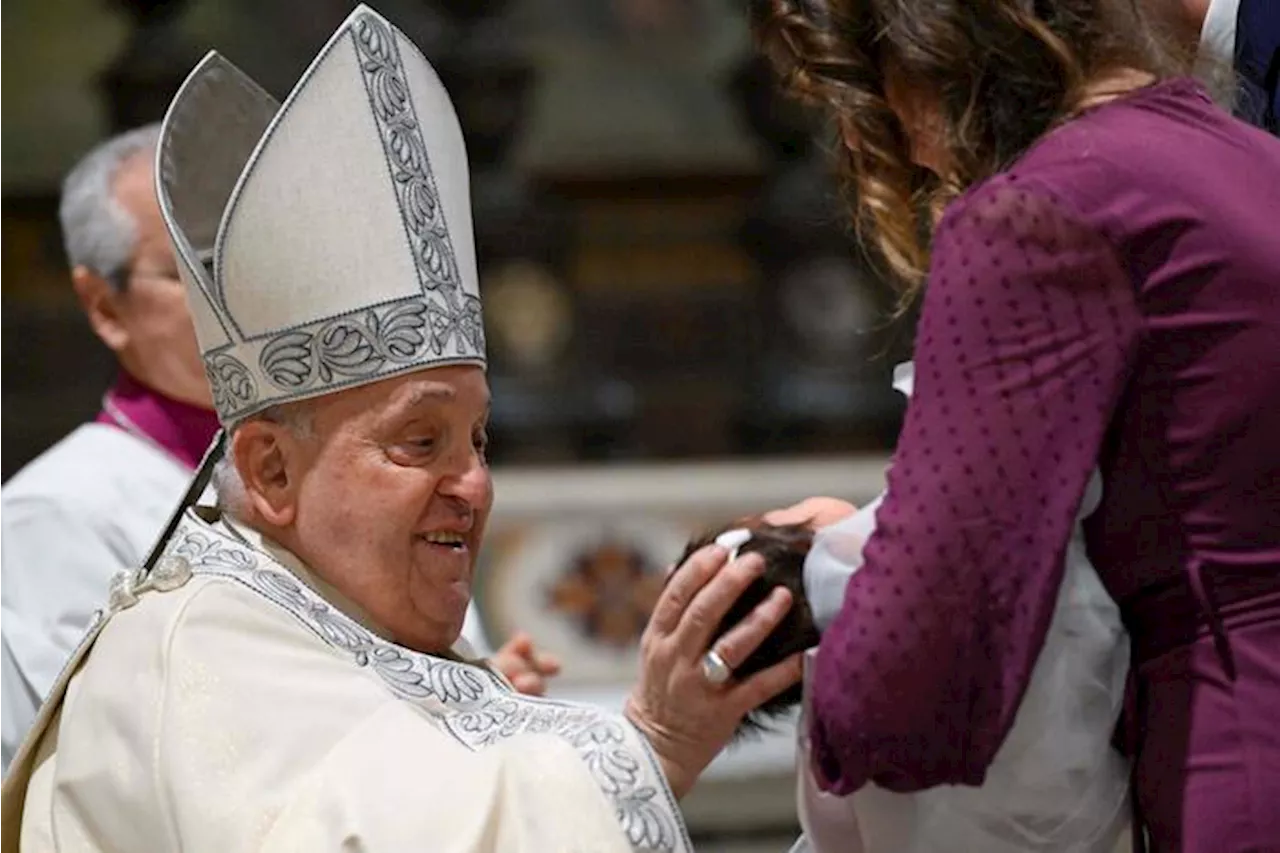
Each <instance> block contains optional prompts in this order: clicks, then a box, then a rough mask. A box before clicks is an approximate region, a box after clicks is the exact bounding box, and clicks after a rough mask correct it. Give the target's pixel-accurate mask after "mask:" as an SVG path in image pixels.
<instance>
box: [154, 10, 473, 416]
mask: <svg viewBox="0 0 1280 853" xmlns="http://www.w3.org/2000/svg"><path fill="white" fill-rule="evenodd" d="M156 156H157V175H158V179H157V190H158V194H159V198H160V208H161V211H162V213H163V215H164V220H165V225H166V227H167V229H168V231H169V236H170V238H171V240H172V242H173V244H174V248H175V252H176V255H177V257H178V259H179V269H180V272H181V274H182V279H183V282H184V283H185V284H186V287H187V300H188V302H189V304H190V306H191V314H192V317H193V319H194V321H195V328H196V336H197V338H198V339H199V342H200V351H201V354H202V355H203V358H204V365H205V372H206V373H207V375H208V377H209V383H210V385H211V386H212V388H213V398H214V405H215V407H216V408H217V410H218V417H219V419H220V420H221V421H222V423H223V425H224V426H228V427H229V426H231V425H233V424H235V423H236V422H238V421H240V420H243V419H244V418H245V417H247V416H249V415H252V414H254V413H256V412H260V411H262V410H263V409H265V408H267V407H269V406H273V405H276V404H278V403H285V402H288V401H292V400H302V399H306V398H308V397H315V396H319V395H322V394H328V393H331V392H334V391H338V390H341V389H343V388H351V387H354V386H358V385H364V384H367V383H370V382H377V381H379V380H382V379H386V378H388V377H391V376H395V375H397V374H401V373H407V372H409V371H414V370H421V369H423V368H427V367H437V366H442V365H450V364H474V365H479V366H481V367H483V366H484V365H485V347H484V329H483V323H482V320H481V311H480V293H479V286H478V277H477V274H476V257H475V242H474V238H473V236H472V224H471V203H470V189H469V180H468V173H467V155H466V149H465V147H464V144H463V138H462V128H461V127H460V126H459V124H458V118H457V114H456V113H455V112H454V108H453V104H452V103H451V101H450V100H449V95H448V93H447V92H446V91H445V89H444V86H443V85H442V84H441V82H440V79H439V77H437V76H436V73H435V71H434V70H433V69H432V67H431V65H430V64H429V63H428V62H427V60H426V58H425V57H424V56H423V55H422V53H421V52H420V51H419V50H418V49H417V47H415V46H414V45H413V43H412V42H410V41H409V40H408V38H406V37H405V36H404V34H403V33H401V32H400V31H399V30H397V29H396V28H395V27H394V26H392V25H391V24H390V23H389V22H388V21H387V20H386V19H384V18H383V17H382V16H380V15H379V14H378V13H377V12H374V11H373V10H372V9H370V8H369V7H367V6H363V5H362V6H359V7H357V8H356V10H355V11H354V12H352V13H351V15H350V16H349V17H348V18H347V19H346V21H344V22H343V24H342V25H341V26H340V27H338V30H337V32H335V33H334V35H333V36H332V38H330V39H329V42H328V43H327V44H326V45H325V46H324V48H323V49H322V50H321V51H320V54H319V55H318V56H317V57H316V59H315V60H314V61H313V62H312V63H311V66H310V67H309V68H308V69H307V70H306V73H305V74H303V75H302V79H301V80H299V81H298V84H297V86H295V87H294V90H293V92H292V93H290V95H289V97H288V98H286V99H285V101H284V103H283V105H278V104H277V103H276V102H275V101H274V100H273V99H272V98H271V96H270V95H268V94H267V93H266V92H264V91H263V90H262V89H261V88H260V87H259V86H257V84H255V83H254V82H253V81H252V80H250V79H249V78H248V77H247V76H246V75H245V74H244V73H242V72H241V71H240V70H239V69H237V68H236V67H235V66H234V65H232V64H231V63H230V62H228V61H227V60H226V59H225V58H223V57H221V56H219V55H218V54H217V53H216V52H211V53H210V54H209V55H208V56H206V57H205V58H204V59H203V60H202V61H201V62H200V64H199V65H198V66H196V68H195V70H194V71H192V73H191V75H190V76H189V77H188V78H187V80H186V82H185V83H184V84H183V85H182V88H181V89H180V90H179V91H178V94H177V95H176V96H175V98H174V100H173V103H172V104H171V105H170V107H169V111H168V113H167V114H166V116H165V120H164V124H163V127H162V129H161V133H160V143H159V146H158V150H157V155H156Z"/></svg>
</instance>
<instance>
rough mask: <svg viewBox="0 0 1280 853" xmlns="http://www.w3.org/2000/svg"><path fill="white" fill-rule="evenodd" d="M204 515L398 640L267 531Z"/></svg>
mask: <svg viewBox="0 0 1280 853" xmlns="http://www.w3.org/2000/svg"><path fill="white" fill-rule="evenodd" d="M197 509H198V510H199V511H200V513H201V515H202V516H204V517H205V518H206V520H209V519H216V521H214V522H212V523H213V524H214V526H215V527H221V528H223V529H225V530H226V532H227V533H228V534H229V535H231V536H232V537H234V538H235V539H238V540H239V541H240V542H241V543H243V544H244V545H245V546H246V547H248V548H250V549H252V550H254V551H260V552H261V553H263V554H265V555H267V556H268V557H270V558H271V559H272V560H273V561H275V562H276V563H279V564H280V565H281V566H283V567H284V568H286V569H288V570H289V573H290V574H292V575H293V576H294V577H296V578H297V579H298V580H299V581H301V582H302V583H304V584H306V586H307V587H308V588H309V589H311V590H312V591H313V592H314V593H315V594H316V595H318V596H320V597H321V598H322V599H324V600H325V602H326V603H327V604H329V605H330V606H331V607H333V608H334V609H335V610H338V611H340V612H341V613H342V614H343V615H344V616H346V617H347V618H348V619H350V620H352V621H353V622H355V623H356V624H358V625H359V626H360V627H361V628H364V629H365V630H366V631H368V632H369V633H370V634H373V635H374V636H376V637H378V639H380V640H385V641H386V642H388V643H394V642H395V639H394V638H393V637H392V636H391V632H390V631H388V630H387V629H385V628H383V627H382V626H381V625H379V624H378V623H377V622H376V621H375V620H374V618H373V617H372V616H370V615H369V613H368V612H367V611H366V610H365V609H364V608H363V607H361V606H360V605H358V604H356V603H355V602H354V601H352V600H351V599H350V598H348V597H347V596H346V595H344V594H343V593H341V592H340V591H339V590H338V588H337V587H335V586H334V585H333V584H331V583H329V582H328V581H326V580H324V579H323V578H321V577H319V576H318V575H317V574H316V573H315V572H313V571H312V570H311V569H310V568H309V567H308V566H307V564H306V563H304V562H302V560H300V559H299V558H298V556H297V555H296V554H294V553H293V552H292V551H290V550H289V549H288V548H286V547H284V546H283V545H281V544H279V543H278V542H276V541H275V540H274V539H272V538H271V537H269V536H267V535H265V534H264V533H262V532H260V531H258V530H255V529H253V528H252V527H250V526H249V525H247V524H245V523H243V522H241V521H237V520H235V519H233V518H231V517H230V516H229V515H227V514H226V513H224V512H222V511H221V510H217V509H213V508H211V507H198V508H197ZM432 654H433V655H437V656H439V657H442V658H445V659H447V660H456V661H460V662H463V663H469V664H471V665H473V666H482V667H484V668H485V669H488V668H489V667H488V665H487V664H486V663H484V662H483V661H479V660H475V659H474V658H473V657H472V656H471V655H469V654H464V653H461V652H460V651H459V650H457V649H449V650H447V651H442V652H432Z"/></svg>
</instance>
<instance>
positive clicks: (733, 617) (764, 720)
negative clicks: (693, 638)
mask: <svg viewBox="0 0 1280 853" xmlns="http://www.w3.org/2000/svg"><path fill="white" fill-rule="evenodd" d="M739 529H745V530H748V531H750V533H751V538H750V539H749V540H748V541H747V542H746V543H745V544H743V545H742V547H740V548H739V549H738V556H744V555H746V554H760V555H761V556H762V557H764V563H765V568H764V573H763V574H761V575H760V577H758V578H756V579H755V580H753V581H752V582H751V585H750V586H748V587H747V589H746V591H745V592H743V593H742V595H741V596H739V597H738V600H737V601H735V602H734V604H733V606H732V607H731V608H729V612H728V613H726V614H725V617H724V619H723V620H721V622H720V624H719V625H718V626H717V627H716V630H715V632H714V633H713V635H712V638H711V642H712V646H714V645H715V642H716V640H719V639H720V637H721V636H723V635H724V633H725V632H726V631H728V630H729V629H730V628H732V627H733V626H734V625H736V624H738V623H739V622H741V621H742V620H743V619H744V618H745V617H746V616H747V615H748V614H749V613H751V611H752V610H754V609H755V608H756V606H757V605H758V604H760V602H762V601H764V600H765V598H767V597H768V595H769V593H770V592H772V591H773V589H774V587H777V586H785V587H786V588H787V589H789V590H791V597H792V604H791V609H790V610H789V611H787V615H786V616H785V617H783V619H782V622H780V623H779V624H778V627H776V628H774V629H773V633H771V634H770V635H769V636H768V637H766V638H765V641H764V642H763V643H761V644H760V647H759V648H757V649H756V650H755V651H754V652H752V654H751V655H750V656H749V657H748V658H747V659H746V660H745V661H743V662H742V663H739V664H737V665H736V666H734V669H733V672H734V676H735V677H737V678H746V677H748V676H750V675H752V674H754V673H756V672H759V671H760V670H762V669H768V668H769V667H770V666H773V665H774V664H775V663H778V662H780V661H783V660H786V659H787V658H788V657H790V656H791V655H793V654H795V653H796V652H802V651H804V650H806V649H809V648H812V647H814V646H816V645H817V644H818V640H819V634H818V626H817V625H815V624H814V621H813V612H812V611H811V610H810V609H809V601H808V599H807V598H805V594H804V558H805V556H807V555H808V553H809V546H810V545H812V544H813V531H812V530H810V529H809V528H807V527H804V526H802V525H785V526H775V525H771V524H765V523H764V522H763V521H761V520H760V519H758V518H749V519H745V520H742V521H739V522H736V523H734V524H730V525H727V526H725V527H723V528H721V529H720V530H716V531H714V532H711V533H706V534H704V535H702V536H699V537H697V538H695V539H693V540H692V541H691V542H690V543H689V544H688V546H686V548H685V550H684V554H682V555H681V557H680V559H679V561H677V565H679V564H680V563H683V562H684V561H685V560H687V559H688V558H689V557H690V556H691V555H692V554H693V552H694V551H697V550H698V549H699V548H702V547H704V546H706V545H710V544H712V543H713V542H715V540H716V537H718V536H719V535H720V534H722V533H725V532H726V531H729V530H739ZM731 663H732V662H731ZM802 695H803V694H802V689H801V685H799V684H794V685H792V686H791V687H788V688H787V689H786V690H784V691H783V692H782V693H779V694H778V695H777V696H775V697H773V698H772V699H770V700H768V701H767V702H765V703H764V704H763V705H761V706H760V707H758V708H756V709H755V710H754V711H751V712H750V713H749V714H747V716H746V717H745V718H743V720H742V723H741V724H740V725H739V726H738V730H737V732H736V733H735V734H734V739H735V740H737V739H739V738H741V737H743V736H744V735H751V734H758V733H760V732H762V731H766V730H768V729H770V728H772V724H773V723H774V722H776V721H777V720H778V719H779V718H781V717H782V716H784V715H785V714H786V713H787V712H789V711H790V710H791V709H792V708H794V707H795V706H796V705H798V704H800V700H801V697H802Z"/></svg>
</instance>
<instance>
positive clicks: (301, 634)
mask: <svg viewBox="0 0 1280 853" xmlns="http://www.w3.org/2000/svg"><path fill="white" fill-rule="evenodd" d="M28 780H29V784H28ZM24 792H25V802H24V800H23V796H22V795H23V793H24ZM19 825H20V827H21V829H20V832H21V849H22V850H23V851H33V852H34V851H48V850H59V851H79V850H85V851H105V850H139V851H141V850H148V851H149V850H178V849H181V850H184V851H187V853H201V851H210V853H213V851H216V853H229V851H249V850H254V851H283V850H288V851H321V850H339V849H341V850H344V851H347V850H349V851H390V850H397V851H398V850H433V851H458V853H463V851H465V852H466V853H482V851H495V853H496V851H539V853H540V851H550V850H583V851H586V850H590V851H626V850H653V851H687V850H690V849H691V846H690V844H689V840H688V836H687V832H686V830H685V827H684V823H683V818H682V816H681V814H680V812H679V809H678V807H677V805H676V802H675V799H674V798H673V796H672V794H671V792H670V789H669V788H668V786H667V783H666V780H665V778H664V777H663V774H662V772H661V769H660V767H659V764H658V762H657V760H656V757H655V756H654V754H653V753H652V751H651V749H650V748H649V746H648V744H647V742H646V741H645V740H644V738H643V736H642V735H641V734H640V733H639V732H638V730H636V729H635V728H634V727H633V726H632V725H631V724H630V723H629V722H628V721H627V720H626V719H625V718H623V717H621V716H618V715H615V714H611V713H607V712H604V711H601V710H598V709H595V708H592V707H589V706H581V705H573V704H570V703H564V702H557V701H553V700H547V699H537V698H532V697H526V696H522V695H520V694H518V693H515V692H514V691H513V690H512V689H511V688H510V685H509V684H508V683H507V682H506V681H505V680H503V679H502V678H501V677H500V676H497V675H495V674H494V673H492V672H491V671H490V670H488V669H487V668H485V667H483V666H479V665H474V664H472V663H468V662H465V661H462V660H460V659H458V658H456V657H454V656H452V655H450V656H448V657H437V656H430V655H424V654H420V653H417V652H414V651H412V650H409V649H406V648H403V647H400V646H397V645H395V644H394V643H392V642H390V641H388V640H386V639H384V638H382V637H381V636H379V633H378V630H377V627H376V626H375V625H373V624H371V623H370V622H369V620H368V619H367V617H366V616H365V615H364V614H363V613H362V612H361V611H360V610H359V609H358V608H357V607H356V606H355V605H354V604H352V603H351V602H350V601H347V600H345V599H344V598H343V597H342V596H341V595H340V594H338V593H337V592H336V591H334V590H333V589H332V588H330V587H328V586H327V585H325V584H324V583H322V582H320V581H319V580H318V579H316V578H315V577H314V576H313V575H312V574H311V573H310V572H308V571H307V569H306V568H305V567H304V566H303V565H302V564H301V563H300V562H299V561H298V560H297V559H296V558H294V557H293V556H292V555H291V554H289V553H288V552H286V551H284V550H283V549H281V548H279V547H277V546H274V545H273V544H272V543H270V542H267V541H264V540H263V539H262V538H261V537H259V536H257V535H256V534H255V533H253V532H252V531H251V530H248V529H247V528H245V527H244V526H243V525H239V524H235V523H232V522H230V521H228V520H226V519H223V518H221V517H219V516H218V515H217V513H216V512H215V511H213V510H209V509H204V508H201V509H193V510H190V511H188V512H187V513H186V514H185V515H184V517H183V519H182V522H181V525H180V527H179V528H178V530H177V532H176V533H175V534H174V536H173V537H171V539H170V541H169V544H168V545H167V547H166V551H165V555H164V556H163V557H162V559H161V560H160V562H159V563H158V565H157V567H156V569H155V570H154V571H153V572H152V574H151V575H150V576H149V578H147V579H146V580H142V579H141V578H140V576H138V575H137V574H133V575H126V576H124V577H123V578H121V579H120V580H119V582H118V583H116V584H115V585H114V586H113V591H112V595H111V604H110V607H109V608H108V609H107V610H106V612H105V613H104V615H103V617H102V618H101V620H100V621H99V622H98V623H97V624H96V625H95V627H94V628H93V629H92V630H91V631H90V634H89V635H88V636H87V637H86V638H85V641H84V643H83V644H82V645H81V648H80V649H79V650H78V651H77V654H76V656H75V658H74V659H73V663H72V665H71V666H70V667H69V669H68V672H67V673H64V675H63V676H62V677H61V678H60V679H59V682H58V684H57V685H55V689H54V693H53V696H52V697H51V702H50V703H49V704H47V705H46V707H45V708H44V709H42V711H41V715H40V718H39V719H38V720H37V725H36V728H35V730H34V731H33V737H32V738H30V739H28V741H27V742H26V743H25V744H24V745H23V748H22V750H21V752H20V753H19V755H18V757H17V760H16V762H15V764H14V765H13V767H12V769H11V773H10V776H9V778H7V779H6V780H5V788H4V827H5V832H4V848H5V850H6V851H8V850H15V849H18V847H17V845H16V842H17V841H18V833H19Z"/></svg>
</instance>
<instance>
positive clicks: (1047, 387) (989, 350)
mask: <svg viewBox="0 0 1280 853" xmlns="http://www.w3.org/2000/svg"><path fill="white" fill-rule="evenodd" d="M915 363H916V386H915V396H914V397H913V398H912V400H911V403H910V405H909V407H908V410H907V416H906V422H905V425H904V427H903V432H902V436H901V439H900V442H899V445H898V450H897V453H896V454H895V456H894V460H893V465H892V467H891V468H890V470H889V473H888V494H887V497H886V500H885V502H884V504H883V506H882V507H881V509H880V511H879V513H878V515H877V518H876V532H875V534H874V535H873V536H872V537H871V539H870V540H869V541H868V542H867V545H866V548H865V551H864V555H865V565H864V567H863V568H862V570H861V571H860V572H858V573H857V574H856V575H855V576H854V577H853V579H852V581H851V582H850V584H849V587H848V590H847V593H846V596H845V600H844V606H843V608H842V610H841V612H840V615H839V616H838V617H837V619H836V621H835V622H834V623H833V624H832V626H831V627H830V628H829V629H828V630H827V632H826V633H825V635H824V637H823V639H822V644H821V646H820V647H819V650H818V653H817V660H816V664H815V668H814V678H813V685H812V703H813V705H812V728H811V732H810V734H811V737H812V743H813V753H812V760H813V769H814V773H815V774H816V776H817V779H818V782H819V784H820V786H821V787H823V788H824V789H826V790H829V791H831V792H833V793H837V794H846V793H850V792H852V791H854V790H856V789H858V788H859V787H861V786H862V785H864V784H865V783H866V782H868V781H875V782H876V783H877V784H879V785H881V786H882V787H885V788H888V789H890V790H894V791H902V792H905V791H913V790H919V789H922V788H926V787H930V786H934V785H942V784H968V785H977V784H980V783H981V782H982V780H983V774H984V772H985V769H986V767H987V766H988V765H989V764H990V762H991V760H992V758H993V756H994V755H995V753H996V751H997V749H998V748H999V746H1000V744H1001V742H1002V740H1003V738H1004V736H1005V734H1006V732H1007V731H1008V730H1009V727H1010V725H1011V723H1012V721H1013V718H1014V714H1015V712H1016V710H1017V708H1018V704H1019V701H1020V699H1021V697H1022V693H1023V691H1024V690H1025V688H1026V685H1027V682H1028V678H1029V675H1030V672H1031V668H1032V666H1033V665H1034V663H1035V660H1036V657H1037V655H1038V653H1039V650H1040V647H1041V645H1042V643H1043V641H1044V637H1045V633H1046V630H1047V627H1048V622H1049V619H1050V617H1051V615H1052V613H1053V609H1054V603H1055V597H1056V592H1057V589H1058V586H1059V583H1060V581H1061V578H1062V571H1063V559H1062V558H1063V553H1064V550H1065V547H1066V544H1067V540H1068V537H1069V535H1070V532H1071V529H1072V526H1073V524H1074V523H1075V517H1076V514H1077V509H1078V507H1079V505H1080V501H1081V498H1082V496H1083V494H1084V490H1085V486H1086V482H1087V480H1088V477H1089V475H1090V472H1091V471H1092V469H1093V468H1094V467H1095V466H1100V467H1101V470H1102V473H1103V481H1104V487H1103V488H1104V497H1103V502H1102V505H1101V506H1100V508H1099V509H1098V511H1097V512H1096V513H1095V514H1094V515H1093V516H1092V518H1091V519H1090V520H1089V522H1088V524H1087V528H1086V530H1087V538H1088V543H1089V550H1090V557H1091V559H1092V560H1093V562H1094V564H1095V565H1096V567H1097V569H1098V572H1099V574H1100V575H1101V577H1102V579H1103V581H1104V582H1105V583H1106V584H1107V587H1108V589H1109V590H1110V592H1111V593H1112V595H1113V596H1114V597H1115V598H1116V600H1117V602H1118V603H1119V604H1120V605H1121V608H1122V611H1123V613H1124V616H1125V622H1126V625H1127V627H1128V628H1129V631H1130V634H1131V636H1132V640H1133V646H1134V649H1135V654H1134V667H1135V673H1134V677H1133V684H1134V688H1135V689H1134V691H1133V695H1134V701H1133V703H1132V706H1131V708H1130V712H1129V715H1128V716H1129V719H1128V721H1127V722H1128V726H1127V728H1128V732H1129V735H1130V737H1129V738H1128V741H1129V746H1130V747H1131V748H1132V749H1133V750H1134V751H1135V752H1136V755H1137V758H1136V765H1135V766H1136V768H1137V788H1138V802H1139V806H1140V811H1141V815H1142V818H1143V819H1144V821H1145V823H1146V825H1147V827H1148V829H1149V832H1150V836H1151V840H1152V845H1153V847H1154V848H1155V849H1156V850H1158V851H1175V850H1178V851H1188V853H1194V851H1215V853H1217V851H1244V850H1250V851H1259V850H1280V139H1275V138H1273V137H1270V136H1268V135H1266V134H1265V133H1263V132H1262V131H1259V130H1257V129H1255V128H1252V127H1250V126H1248V125H1245V124H1244V123H1242V122H1238V121H1236V120H1234V119H1232V118H1230V117H1229V116H1228V115H1227V114H1226V113H1224V112H1223V111H1221V110H1219V109H1218V108H1217V107H1215V106H1214V105H1213V104H1212V102H1211V101H1210V100H1209V98H1208V96H1207V95H1206V94H1205V92H1204V91H1203V89H1201V87H1200V86H1199V85H1198V84H1196V83H1194V82H1192V81H1189V80H1173V81H1168V82H1165V83H1161V84H1157V85H1155V86H1152V87H1149V88H1147V89H1144V90H1141V91H1139V92H1136V93H1133V94H1132V95H1130V96H1128V97H1125V98H1123V99H1119V100H1116V101H1113V102H1111V103H1109V104H1106V105H1104V106H1101V107H1099V108H1096V109H1094V110H1091V111H1090V112H1088V113H1086V114H1085V115H1083V116H1081V117H1080V118H1078V119H1076V120H1075V121H1072V122H1071V123H1069V124H1068V125H1066V126H1064V127H1062V128H1060V129H1059V130H1057V131H1056V132H1054V133H1052V134H1050V135H1048V136H1047V137H1045V138H1044V139H1043V140H1041V141H1040V142H1039V143H1038V144H1037V145H1036V146H1034V147H1033V148H1032V149H1031V150H1030V151H1029V152H1027V153H1026V154H1025V155H1024V156H1023V157H1022V158H1021V159H1020V160H1019V161H1018V163H1017V164H1016V165H1014V166H1013V167H1012V168H1010V169H1009V170H1008V171H1006V172H1004V173H1001V174H1000V175H997V176H996V177H994V178H992V179H990V180H988V181H986V182H984V183H983V184H981V185H979V186H977V187H974V188H972V189H971V190H970V191H969V192H968V193H966V194H965V196H964V197H962V198H961V199H959V200H958V201H956V202H955V203H954V204H953V205H952V206H951V208H950V209H949V210H948V212H947V214H946V216H945V217H944V219H943V221H942V223H941V224H940V226H939V227H938V230H937V233H936V235H935V239H934V249H933V267H932V269H931V272H930V277H929V283H928V287H927V289H926V292H925V297H924V305H923V311H922V315H921V320H920V326H919V332H918V338H917V345H916V353H915Z"/></svg>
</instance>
